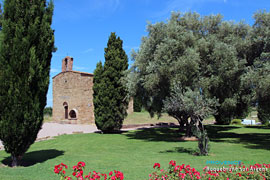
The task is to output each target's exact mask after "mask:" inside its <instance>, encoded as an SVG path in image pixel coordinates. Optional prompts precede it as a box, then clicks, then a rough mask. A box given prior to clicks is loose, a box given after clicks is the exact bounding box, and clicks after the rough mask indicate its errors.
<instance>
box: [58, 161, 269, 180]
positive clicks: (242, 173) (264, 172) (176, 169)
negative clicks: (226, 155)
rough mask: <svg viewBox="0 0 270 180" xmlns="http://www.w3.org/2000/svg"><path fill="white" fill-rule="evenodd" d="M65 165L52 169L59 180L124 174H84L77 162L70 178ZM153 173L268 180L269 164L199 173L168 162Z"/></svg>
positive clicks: (185, 179)
mask: <svg viewBox="0 0 270 180" xmlns="http://www.w3.org/2000/svg"><path fill="white" fill-rule="evenodd" d="M67 168H68V167H67V165H65V164H63V163H61V164H59V165H56V166H55V167H54V173H55V174H58V175H60V179H61V180H74V179H77V180H123V179H124V174H123V173H122V172H120V171H116V170H114V171H111V172H110V173H108V175H107V174H105V173H100V172H96V171H93V172H89V173H88V174H85V173H84V168H85V163H84V162H78V164H77V165H76V166H73V173H72V176H73V177H72V176H67V175H66V169H67ZM153 168H154V169H155V171H154V172H152V173H151V174H149V180H191V179H192V180H194V179H201V180H217V179H222V180H223V179H225V180H241V179H256V180H270V164H255V165H250V166H244V165H243V164H242V165H240V166H235V165H234V166H231V165H230V166H229V167H228V168H225V167H222V168H209V167H205V168H204V169H203V172H202V173H200V172H199V171H197V170H196V169H195V168H192V167H191V166H190V165H185V164H182V165H177V164H176V162H175V161H173V160H172V161H170V162H169V168H168V169H163V168H161V166H160V164H159V163H155V164H154V166H153Z"/></svg>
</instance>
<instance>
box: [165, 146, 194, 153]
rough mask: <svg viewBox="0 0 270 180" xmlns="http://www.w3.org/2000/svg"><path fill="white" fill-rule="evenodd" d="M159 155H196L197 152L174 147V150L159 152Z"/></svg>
mask: <svg viewBox="0 0 270 180" xmlns="http://www.w3.org/2000/svg"><path fill="white" fill-rule="evenodd" d="M160 153H186V154H190V155H197V150H196V149H192V148H184V147H176V148H174V150H166V151H160Z"/></svg>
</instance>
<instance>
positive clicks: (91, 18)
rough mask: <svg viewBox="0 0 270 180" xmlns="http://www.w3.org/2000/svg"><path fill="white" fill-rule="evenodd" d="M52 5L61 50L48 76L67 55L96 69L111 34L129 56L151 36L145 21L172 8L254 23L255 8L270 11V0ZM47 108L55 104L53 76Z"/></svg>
mask: <svg viewBox="0 0 270 180" xmlns="http://www.w3.org/2000/svg"><path fill="white" fill-rule="evenodd" d="M54 6H55V9H54V16H53V25H52V28H53V29H54V30H55V46H56V47H57V49H58V50H57V52H56V53H54V54H53V58H52V63H51V73H50V78H52V77H53V76H55V75H57V74H58V73H60V72H61V62H62V59H63V58H64V57H65V56H67V55H68V56H72V57H73V58H74V65H73V70H76V71H82V72H89V73H93V72H94V69H95V67H96V64H97V62H98V61H102V62H104V48H105V47H106V45H107V41H108V38H109V35H110V33H111V32H116V34H117V35H118V36H120V38H121V39H122V40H123V42H124V43H123V46H124V49H125V51H126V53H127V54H128V55H129V56H130V52H131V49H135V50H137V49H138V48H139V46H140V43H141V38H142V37H143V36H146V35H147V32H146V26H147V22H151V23H155V22H160V21H166V20H167V19H169V18H170V14H171V12H172V11H181V12H187V11H192V12H193V11H195V12H197V13H199V14H201V15H210V14H218V13H220V14H222V15H223V16H224V20H232V21H235V22H239V21H240V20H245V22H246V23H248V24H250V25H252V24H253V18H252V16H253V14H254V13H255V12H256V11H258V10H260V9H262V10H267V11H269V10H270V0H54ZM131 63H132V62H131V61H130V64H131ZM47 106H51V107H52V79H51V80H50V87H49V91H48V95H47Z"/></svg>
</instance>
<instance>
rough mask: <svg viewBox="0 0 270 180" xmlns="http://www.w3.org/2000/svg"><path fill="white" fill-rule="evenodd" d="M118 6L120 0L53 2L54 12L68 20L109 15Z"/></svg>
mask: <svg viewBox="0 0 270 180" xmlns="http://www.w3.org/2000/svg"><path fill="white" fill-rule="evenodd" d="M119 6H120V0H79V1H73V0H58V1H56V2H55V14H56V16H59V17H61V19H69V20H76V19H81V18H85V17H86V18H87V17H98V18H99V17H106V16H109V15H111V14H112V13H114V12H115V11H116V10H117V9H118V8H119ZM63 12H66V13H63Z"/></svg>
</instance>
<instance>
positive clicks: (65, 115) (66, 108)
mask: <svg viewBox="0 0 270 180" xmlns="http://www.w3.org/2000/svg"><path fill="white" fill-rule="evenodd" d="M63 106H64V109H65V114H64V117H65V119H68V103H67V102H64V103H63Z"/></svg>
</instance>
